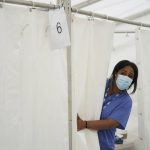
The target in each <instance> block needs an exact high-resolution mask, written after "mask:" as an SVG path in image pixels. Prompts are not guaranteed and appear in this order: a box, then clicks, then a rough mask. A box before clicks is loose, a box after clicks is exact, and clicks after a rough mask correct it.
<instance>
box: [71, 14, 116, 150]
mask: <svg viewBox="0 0 150 150" xmlns="http://www.w3.org/2000/svg"><path fill="white" fill-rule="evenodd" d="M72 20H73V22H72V101H73V102H72V104H73V150H81V149H82V150H99V149H100V148H99V142H98V136H97V131H91V130H83V131H79V132H77V129H76V128H77V127H76V116H77V113H79V116H80V117H81V118H82V119H83V120H95V119H99V118H100V112H101V106H102V102H103V96H104V89H105V83H106V77H107V71H108V65H109V60H110V53H111V49H112V39H113V37H112V36H113V29H114V24H113V23H112V22H108V21H104V20H96V19H95V20H88V19H87V18H86V19H83V18H79V17H76V16H73V18H72Z"/></svg>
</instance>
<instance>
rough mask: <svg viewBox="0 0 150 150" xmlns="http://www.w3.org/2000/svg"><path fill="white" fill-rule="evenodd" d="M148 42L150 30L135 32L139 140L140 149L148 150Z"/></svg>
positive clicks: (149, 54) (149, 53) (149, 145)
mask: <svg viewBox="0 0 150 150" xmlns="http://www.w3.org/2000/svg"><path fill="white" fill-rule="evenodd" d="M149 41H150V30H137V32H136V47H137V63H138V67H139V84H138V87H139V88H138V106H139V109H138V118H139V138H140V143H141V145H142V149H144V150H148V149H150V143H149V141H150V129H149V124H150V115H149V112H150V111H149V103H150V101H149V93H150V78H149V77H150V68H149V58H150V50H149Z"/></svg>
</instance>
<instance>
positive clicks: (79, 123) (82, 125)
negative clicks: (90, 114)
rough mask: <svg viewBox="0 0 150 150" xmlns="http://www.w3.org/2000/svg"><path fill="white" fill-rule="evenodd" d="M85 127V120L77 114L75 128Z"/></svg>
mask: <svg viewBox="0 0 150 150" xmlns="http://www.w3.org/2000/svg"><path fill="white" fill-rule="evenodd" d="M85 127H86V121H83V120H82V119H81V118H80V117H79V115H78V114H77V130H78V131H80V130H83V129H85Z"/></svg>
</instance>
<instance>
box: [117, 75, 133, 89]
mask: <svg viewBox="0 0 150 150" xmlns="http://www.w3.org/2000/svg"><path fill="white" fill-rule="evenodd" d="M132 81H133V79H131V78H129V77H128V76H125V75H121V74H118V77H117V79H116V85H117V87H118V88H119V89H120V90H127V89H128V88H129V87H130V85H131V83H132Z"/></svg>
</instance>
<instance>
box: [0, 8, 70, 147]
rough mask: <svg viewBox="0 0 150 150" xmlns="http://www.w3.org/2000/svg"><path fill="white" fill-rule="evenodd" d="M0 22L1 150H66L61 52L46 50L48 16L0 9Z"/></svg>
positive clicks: (64, 77) (63, 57) (63, 55)
mask: <svg viewBox="0 0 150 150" xmlns="http://www.w3.org/2000/svg"><path fill="white" fill-rule="evenodd" d="M0 20H1V23H0V33H1V35H0V133H1V134H0V149H1V150H4V149H5V150H41V149H42V150H50V149H55V150H60V149H65V150H68V145H69V143H68V96H67V95H68V94H67V92H68V90H67V65H66V60H67V58H66V50H65V49H60V50H52V49H50V45H49V40H50V39H49V35H48V33H47V32H46V28H47V26H48V25H49V22H48V20H49V16H48V12H44V11H38V10H33V11H32V12H29V9H28V8H24V7H16V6H4V7H3V8H2V9H0ZM58 143H59V144H58Z"/></svg>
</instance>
